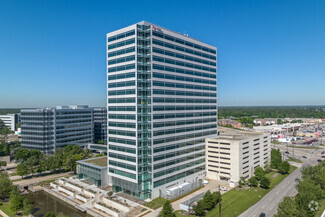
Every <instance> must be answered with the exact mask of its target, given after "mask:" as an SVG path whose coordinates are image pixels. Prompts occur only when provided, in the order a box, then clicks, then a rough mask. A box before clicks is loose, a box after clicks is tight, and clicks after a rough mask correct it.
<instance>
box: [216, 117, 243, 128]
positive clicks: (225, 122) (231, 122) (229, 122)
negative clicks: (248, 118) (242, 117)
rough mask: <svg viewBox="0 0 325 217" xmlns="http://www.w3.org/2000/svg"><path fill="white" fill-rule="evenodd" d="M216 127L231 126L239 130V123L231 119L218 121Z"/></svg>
mask: <svg viewBox="0 0 325 217" xmlns="http://www.w3.org/2000/svg"><path fill="white" fill-rule="evenodd" d="M218 125H219V126H227V125H228V126H232V127H234V128H241V123H240V122H239V121H236V120H231V119H219V120H218Z"/></svg>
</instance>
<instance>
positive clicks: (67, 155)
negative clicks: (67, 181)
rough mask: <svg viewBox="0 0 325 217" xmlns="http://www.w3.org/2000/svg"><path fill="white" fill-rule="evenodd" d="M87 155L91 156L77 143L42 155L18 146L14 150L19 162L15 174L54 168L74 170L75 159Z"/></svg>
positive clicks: (83, 157) (32, 172) (30, 173)
mask: <svg viewBox="0 0 325 217" xmlns="http://www.w3.org/2000/svg"><path fill="white" fill-rule="evenodd" d="M89 157H91V152H90V150H88V149H86V150H85V149H83V148H81V147H80V146H78V145H68V146H66V147H64V148H58V149H56V151H55V153H54V155H52V156H48V155H44V154H43V153H41V152H40V151H39V150H29V149H26V148H19V149H18V150H17V151H16V152H15V160H16V161H18V162H20V163H19V165H18V166H17V174H18V175H20V176H27V175H33V174H35V173H43V172H45V171H56V170H67V171H76V161H78V160H83V159H86V158H89Z"/></svg>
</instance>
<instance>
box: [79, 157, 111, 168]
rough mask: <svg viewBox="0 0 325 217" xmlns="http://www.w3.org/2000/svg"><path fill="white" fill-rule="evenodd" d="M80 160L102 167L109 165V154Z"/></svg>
mask: <svg viewBox="0 0 325 217" xmlns="http://www.w3.org/2000/svg"><path fill="white" fill-rule="evenodd" d="M78 162H81V163H82V162H84V163H89V164H93V165H96V166H100V167H106V166H107V156H104V157H97V158H90V159H86V160H82V161H78Z"/></svg>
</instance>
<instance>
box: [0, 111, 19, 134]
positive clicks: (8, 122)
mask: <svg viewBox="0 0 325 217" xmlns="http://www.w3.org/2000/svg"><path fill="white" fill-rule="evenodd" d="M0 119H1V120H2V121H3V123H4V124H5V126H6V127H8V128H9V130H12V131H15V130H16V124H17V123H18V114H7V115H0Z"/></svg>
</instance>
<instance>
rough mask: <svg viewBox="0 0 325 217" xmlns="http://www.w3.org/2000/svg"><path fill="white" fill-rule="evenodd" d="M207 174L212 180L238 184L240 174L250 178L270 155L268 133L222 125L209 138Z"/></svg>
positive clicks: (268, 160) (263, 165)
mask: <svg viewBox="0 0 325 217" xmlns="http://www.w3.org/2000/svg"><path fill="white" fill-rule="evenodd" d="M205 142H206V149H205V150H206V167H205V168H206V175H207V178H208V179H212V180H228V182H229V185H230V186H232V187H233V186H236V185H237V184H238V182H239V180H240V177H245V178H246V179H247V178H250V177H251V176H252V175H254V170H255V168H256V167H262V168H264V167H265V166H266V165H267V164H269V163H270V159H271V154H270V153H271V146H270V145H271V139H270V135H269V134H264V133H257V132H247V131H241V130H234V129H229V128H224V127H219V136H218V138H207V139H206V140H205Z"/></svg>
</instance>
